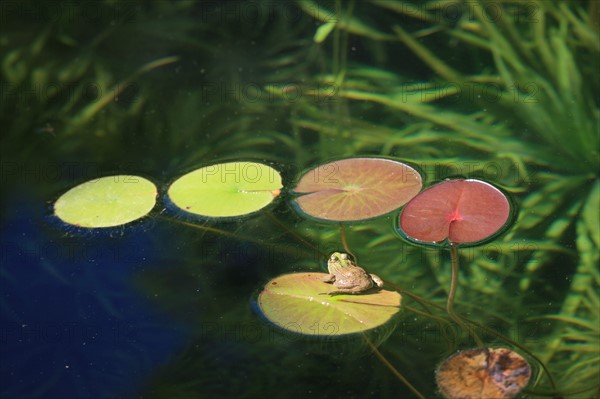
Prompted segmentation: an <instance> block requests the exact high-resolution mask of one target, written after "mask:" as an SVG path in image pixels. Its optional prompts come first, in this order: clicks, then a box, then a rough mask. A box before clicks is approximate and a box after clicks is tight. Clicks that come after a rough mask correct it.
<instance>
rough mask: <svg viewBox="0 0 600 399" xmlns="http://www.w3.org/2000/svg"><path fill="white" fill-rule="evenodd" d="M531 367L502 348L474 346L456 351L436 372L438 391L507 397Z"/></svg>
mask: <svg viewBox="0 0 600 399" xmlns="http://www.w3.org/2000/svg"><path fill="white" fill-rule="evenodd" d="M530 376H531V367H530V366H529V363H527V361H526V360H525V359H523V357H521V355H519V354H518V353H516V352H514V351H511V350H510V349H506V348H478V349H469V350H465V351H461V352H458V353H456V354H454V355H452V356H450V357H449V358H448V359H446V361H444V362H443V363H442V364H441V365H440V367H439V368H438V370H437V372H436V381H437V384H438V387H439V388H440V391H442V393H443V394H444V395H445V397H447V398H450V399H458V398H461V399H481V398H495V399H507V398H512V397H513V396H515V395H516V394H518V393H519V392H520V391H521V389H523V388H524V387H525V386H526V385H527V384H528V383H529V377H530Z"/></svg>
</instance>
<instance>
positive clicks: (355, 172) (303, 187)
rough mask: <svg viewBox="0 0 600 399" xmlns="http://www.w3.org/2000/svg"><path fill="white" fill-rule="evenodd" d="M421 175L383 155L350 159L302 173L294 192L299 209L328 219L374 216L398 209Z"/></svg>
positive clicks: (416, 189) (416, 188)
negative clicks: (296, 195) (381, 156)
mask: <svg viewBox="0 0 600 399" xmlns="http://www.w3.org/2000/svg"><path fill="white" fill-rule="evenodd" d="M421 185H422V183H421V176H420V175H419V173H418V172H417V171H416V170H414V169H413V168H411V167H410V166H408V165H405V164H403V163H401V162H398V161H393V160H390V159H383V158H350V159H343V160H340V161H335V162H331V163H328V164H324V165H321V166H318V167H316V168H314V169H312V170H310V171H308V172H306V173H305V174H304V175H303V176H302V177H301V178H300V181H299V182H298V185H297V186H296V188H294V192H295V193H298V194H304V195H301V196H300V197H298V198H296V199H295V202H296V204H297V206H298V207H299V209H300V210H301V211H302V212H304V213H306V214H307V215H309V216H312V217H315V218H318V219H323V220H330V221H353V220H363V219H370V218H373V217H377V216H380V215H383V214H386V213H388V212H391V211H393V210H394V209H398V208H399V207H401V206H402V205H404V204H405V203H406V202H408V201H409V200H410V199H411V198H413V197H414V196H415V195H416V194H417V193H418V192H419V190H421Z"/></svg>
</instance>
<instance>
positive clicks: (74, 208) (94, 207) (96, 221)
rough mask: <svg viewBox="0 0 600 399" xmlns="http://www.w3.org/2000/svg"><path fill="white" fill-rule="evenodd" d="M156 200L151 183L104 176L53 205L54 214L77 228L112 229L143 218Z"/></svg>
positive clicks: (89, 182)
mask: <svg viewBox="0 0 600 399" xmlns="http://www.w3.org/2000/svg"><path fill="white" fill-rule="evenodd" d="M156 196H157V189H156V186H155V185H154V183H152V182H151V181H149V180H147V179H145V178H143V177H140V176H131V175H115V176H106V177H101V178H98V179H94V180H90V181H87V182H85V183H82V184H79V185H78V186H75V187H73V188H71V189H70V190H69V191H67V192H66V193H64V194H63V195H61V196H60V197H59V198H58V199H57V200H56V202H55V203H54V214H55V215H56V216H57V217H58V218H59V219H60V220H62V221H63V222H65V223H68V224H71V225H74V226H77V227H85V228H106V227H115V226H120V225H123V224H126V223H129V222H132V221H134V220H137V219H140V218H142V217H144V216H146V215H147V214H148V213H149V212H150V211H151V210H152V208H154V205H155V204H156Z"/></svg>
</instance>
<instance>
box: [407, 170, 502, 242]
mask: <svg viewBox="0 0 600 399" xmlns="http://www.w3.org/2000/svg"><path fill="white" fill-rule="evenodd" d="M510 213H511V209H510V203H509V201H508V199H507V198H506V195H504V193H503V192H502V191H500V190H499V189H497V188H496V187H494V186H492V185H491V184H489V183H486V182H483V181H481V180H473V179H456V180H446V181H444V182H442V183H439V184H436V185H434V186H432V187H430V188H428V189H427V190H424V191H423V192H421V193H420V194H419V195H417V196H416V197H414V198H413V199H412V200H411V201H410V202H409V203H408V204H406V206H405V207H404V209H403V210H402V213H401V214H400V229H401V231H402V233H403V235H404V236H405V237H406V238H408V239H409V240H412V241H416V242H427V243H439V242H443V241H445V240H448V241H450V242H453V243H474V242H480V241H482V240H485V239H486V238H489V237H491V236H492V235H494V234H496V233H497V232H498V231H499V230H500V229H502V227H504V226H505V225H506V224H507V221H508V218H509V216H510Z"/></svg>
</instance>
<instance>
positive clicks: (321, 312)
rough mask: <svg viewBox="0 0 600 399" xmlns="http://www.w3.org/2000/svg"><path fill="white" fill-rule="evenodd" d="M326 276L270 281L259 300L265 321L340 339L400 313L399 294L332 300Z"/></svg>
mask: <svg viewBox="0 0 600 399" xmlns="http://www.w3.org/2000/svg"><path fill="white" fill-rule="evenodd" d="M325 276H326V274H325V273H292V274H284V275H282V276H279V277H276V278H274V279H272V280H271V281H269V282H268V283H267V284H266V285H265V287H264V288H263V290H262V292H261V293H260V294H259V296H258V300H257V302H258V308H259V309H260V311H261V312H262V314H263V315H264V317H265V318H266V319H267V320H269V321H270V322H272V323H273V324H275V325H277V326H278V327H281V328H283V329H284V330H287V331H291V332H294V333H297V334H303V335H317V336H338V335H344V334H353V333H359V332H365V331H368V330H371V329H374V328H376V327H379V326H382V325H384V324H385V323H387V322H389V321H390V320H391V319H392V318H393V317H394V315H396V314H397V313H398V312H399V311H400V303H401V299H402V297H401V295H400V294H399V293H398V292H396V291H389V290H385V289H372V290H370V291H366V292H365V293H362V294H360V295H352V294H343V295H335V296H329V295H327V292H329V291H333V290H335V287H333V286H332V285H331V284H327V283H324V282H323V281H322V278H323V277H325Z"/></svg>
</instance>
